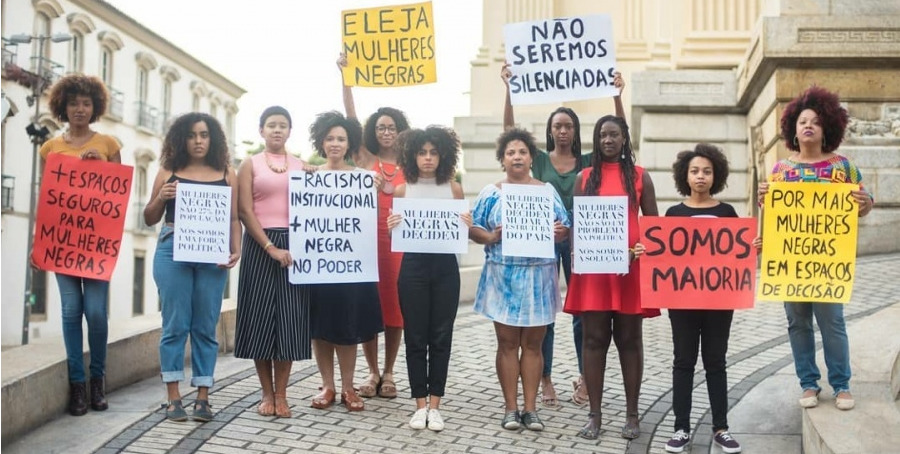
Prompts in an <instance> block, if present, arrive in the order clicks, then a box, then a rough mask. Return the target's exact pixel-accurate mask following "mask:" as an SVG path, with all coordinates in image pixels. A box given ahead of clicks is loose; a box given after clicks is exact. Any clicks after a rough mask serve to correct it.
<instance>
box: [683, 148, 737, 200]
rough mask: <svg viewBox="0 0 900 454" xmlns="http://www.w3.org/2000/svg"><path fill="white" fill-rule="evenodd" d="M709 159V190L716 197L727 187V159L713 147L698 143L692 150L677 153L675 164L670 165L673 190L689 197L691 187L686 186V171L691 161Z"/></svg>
mask: <svg viewBox="0 0 900 454" xmlns="http://www.w3.org/2000/svg"><path fill="white" fill-rule="evenodd" d="M698 156H699V157H701V158H706V159H709V162H711V163H712V167H713V184H712V186H710V188H709V193H710V195H716V194H718V193H720V192H722V190H723V189H725V186H727V185H728V183H727V182H728V158H726V157H725V153H722V150H721V149H719V147H717V146H715V145H711V144H708V143H698V144H697V146H695V147H694V149H693V150H685V151H682V152H681V153H678V156H677V157H676V158H675V163H674V164H672V178H674V179H675V189H677V190H678V193H679V194H681V195H683V196H685V197H687V196H689V195H691V186H690V185H689V184H688V170H689V168H690V164H691V160H692V159H694V158H696V157H698Z"/></svg>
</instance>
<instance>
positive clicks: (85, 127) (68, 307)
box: [40, 74, 122, 416]
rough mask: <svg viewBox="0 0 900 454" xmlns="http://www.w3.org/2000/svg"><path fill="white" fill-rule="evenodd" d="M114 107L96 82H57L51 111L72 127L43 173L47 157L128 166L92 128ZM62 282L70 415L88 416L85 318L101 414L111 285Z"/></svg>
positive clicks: (63, 277)
mask: <svg viewBox="0 0 900 454" xmlns="http://www.w3.org/2000/svg"><path fill="white" fill-rule="evenodd" d="M108 103H109V93H108V92H107V91H106V87H105V86H104V85H103V82H101V81H100V79H98V78H96V77H92V76H84V75H81V74H70V75H68V76H65V77H63V78H62V79H60V80H59V81H58V82H56V84H54V85H53V87H52V88H51V89H50V111H51V112H53V115H54V116H55V117H56V118H58V119H59V120H60V121H64V122H67V123H68V124H69V128H68V129H67V130H66V132H64V133H63V134H62V135H61V136H59V137H54V138H53V139H50V140H48V141H47V142H45V143H44V145H43V146H41V151H40V154H41V168H43V167H44V163H45V162H46V160H47V156H49V155H50V154H56V153H58V154H61V155H64V156H72V157H76V158H81V159H90V160H101V161H108V162H115V163H120V162H122V158H121V156H120V155H119V150H120V149H121V146H120V145H119V142H117V141H116V139H114V138H113V137H111V136H108V135H105V134H100V133H98V132H96V131H94V130H93V129H91V123H94V122H95V121H97V120H98V119H99V118H100V117H101V116H103V114H104V113H105V112H106V106H107V105H108ZM98 220H99V219H98ZM56 283H57V285H58V286H59V294H60V300H61V302H62V325H63V342H64V343H65V345H66V362H67V365H68V369H69V414H71V415H73V416H81V415H84V414H85V413H87V389H86V385H85V381H86V380H85V374H84V349H83V335H82V328H81V324H82V319H86V320H87V326H88V346H89V347H90V349H91V364H90V371H91V382H90V391H91V402H90V404H91V408H92V409H93V410H95V411H103V410H106V409H107V408H108V407H109V405H108V404H107V402H106V397H105V395H104V393H105V390H104V377H105V376H106V340H107V335H108V332H109V327H108V325H107V315H106V305H107V300H108V298H109V281H103V280H99V279H90V278H86V277H79V276H70V275H68V274H61V273H56Z"/></svg>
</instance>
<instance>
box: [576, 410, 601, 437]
mask: <svg viewBox="0 0 900 454" xmlns="http://www.w3.org/2000/svg"><path fill="white" fill-rule="evenodd" d="M594 418H596V420H597V423H596V424H595V423H594ZM599 423H600V413H588V422H587V424H585V425H584V427H582V428H581V430H579V431H578V436H579V437H581V438H584V439H586V440H596V439H597V438H598V437H599V436H600V424H599Z"/></svg>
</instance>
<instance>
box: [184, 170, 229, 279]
mask: <svg viewBox="0 0 900 454" xmlns="http://www.w3.org/2000/svg"><path fill="white" fill-rule="evenodd" d="M175 198H176V199H175V233H174V240H175V242H174V243H173V245H174V250H173V251H172V260H174V261H176V262H194V263H215V264H221V263H228V256H229V255H230V254H231V243H230V240H231V187H230V186H210V185H207V184H190V183H178V186H177V188H176V194H175Z"/></svg>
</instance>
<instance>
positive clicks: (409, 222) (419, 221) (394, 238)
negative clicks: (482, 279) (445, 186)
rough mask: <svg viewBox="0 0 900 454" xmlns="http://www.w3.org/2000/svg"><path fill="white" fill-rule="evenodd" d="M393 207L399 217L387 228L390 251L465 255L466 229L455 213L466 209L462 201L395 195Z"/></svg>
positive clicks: (465, 203) (466, 246)
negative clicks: (389, 230) (389, 235)
mask: <svg viewBox="0 0 900 454" xmlns="http://www.w3.org/2000/svg"><path fill="white" fill-rule="evenodd" d="M393 210H394V213H395V214H400V215H401V216H403V219H402V220H401V221H400V225H398V226H397V227H395V228H394V230H392V231H391V251H393V252H423V253H431V254H465V253H466V252H468V251H469V228H468V227H466V224H465V223H464V222H463V221H462V219H460V217H459V215H460V214H461V213H465V212H466V211H468V210H469V204H468V203H467V202H466V201H465V200H456V199H451V200H448V199H405V198H401V199H398V198H395V199H394V206H393Z"/></svg>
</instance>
